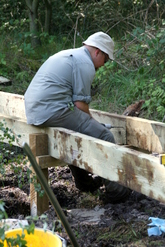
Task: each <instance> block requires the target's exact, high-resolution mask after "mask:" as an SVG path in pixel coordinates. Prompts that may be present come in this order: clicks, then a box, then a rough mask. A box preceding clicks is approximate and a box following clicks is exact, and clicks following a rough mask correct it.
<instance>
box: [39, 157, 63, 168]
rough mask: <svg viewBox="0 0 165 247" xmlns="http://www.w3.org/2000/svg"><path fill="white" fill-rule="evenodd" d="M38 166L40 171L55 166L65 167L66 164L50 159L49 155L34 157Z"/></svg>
mask: <svg viewBox="0 0 165 247" xmlns="http://www.w3.org/2000/svg"><path fill="white" fill-rule="evenodd" d="M36 160H37V163H38V165H39V166H40V167H41V169H44V168H48V167H55V166H66V165H67V163H66V162H64V161H62V160H58V159H55V158H53V157H51V156H50V155H42V156H37V157H36Z"/></svg>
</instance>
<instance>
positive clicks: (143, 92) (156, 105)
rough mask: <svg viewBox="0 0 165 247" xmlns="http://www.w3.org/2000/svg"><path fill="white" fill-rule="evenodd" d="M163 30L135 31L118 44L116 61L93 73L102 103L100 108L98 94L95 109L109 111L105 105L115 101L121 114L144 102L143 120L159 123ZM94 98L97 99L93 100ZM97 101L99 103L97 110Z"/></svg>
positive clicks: (163, 96) (164, 87) (163, 105)
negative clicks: (138, 102) (126, 109)
mask: <svg viewBox="0 0 165 247" xmlns="http://www.w3.org/2000/svg"><path fill="white" fill-rule="evenodd" d="M164 40H165V28H163V27H162V28H160V29H156V28H153V27H152V28H150V29H146V30H143V29H141V28H137V29H135V30H133V31H132V32H131V33H129V34H128V35H127V36H124V37H123V39H122V43H120V42H118V43H117V46H118V49H117V52H116V54H115V55H116V56H115V57H116V58H115V61H113V62H108V63H107V64H106V65H105V66H104V67H102V68H100V69H99V70H98V71H97V76H96V78H95V85H99V87H100V90H101V88H102V90H101V95H104V101H105V98H106V102H107V103H106V104H104V105H103V104H101V106H100V95H98V96H96V97H95V105H94V106H95V107H96V108H101V110H106V111H111V108H110V107H111V106H112V105H111V104H109V102H116V103H117V105H118V108H114V107H113V109H112V110H114V111H116V112H118V113H120V114H121V113H122V112H123V110H124V108H125V107H126V106H128V105H129V104H132V103H133V102H135V101H138V100H140V99H144V100H145V104H144V105H143V110H144V112H145V116H143V117H146V118H150V119H154V120H159V121H162V119H163V116H164V115H165V70H164V69H165V68H164V55H165V48H164ZM97 97H98V98H97ZM97 102H99V104H98V107H97Z"/></svg>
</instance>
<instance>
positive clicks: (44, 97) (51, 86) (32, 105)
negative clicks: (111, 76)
mask: <svg viewBox="0 0 165 247" xmlns="http://www.w3.org/2000/svg"><path fill="white" fill-rule="evenodd" d="M94 76H95V68H94V64H93V62H92V59H91V56H90V53H89V51H88V50H87V48H86V47H84V46H82V47H80V48H76V49H69V50H64V51H61V52H59V53H56V54H55V55H53V56H51V57H50V58H49V59H47V60H46V61H45V63H44V64H43V65H42V66H41V67H40V69H39V70H38V71H37V73H36V75H35V76H34V78H33V80H32V81H31V83H30V85H29V87H28V89H27V91H26V92H25V95H24V96H25V112H26V117H27V123H28V124H35V125H40V124H42V123H44V122H45V121H46V120H48V119H49V118H50V117H51V116H53V114H54V113H56V112H57V111H58V110H61V109H64V108H66V107H68V103H70V102H73V103H74V102H75V101H84V102H86V103H87V104H89V103H90V101H91V84H92V81H93V79H94Z"/></svg>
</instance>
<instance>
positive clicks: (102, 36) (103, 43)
mask: <svg viewBox="0 0 165 247" xmlns="http://www.w3.org/2000/svg"><path fill="white" fill-rule="evenodd" d="M83 44H85V45H90V46H93V47H96V48H98V49H100V50H101V51H103V52H105V53H106V54H108V56H109V59H112V60H113V51H114V42H113V40H112V39H111V37H110V36H109V35H108V34H106V33H103V32H97V33H94V34H92V35H91V36H89V37H88V38H87V40H85V41H84V42H83Z"/></svg>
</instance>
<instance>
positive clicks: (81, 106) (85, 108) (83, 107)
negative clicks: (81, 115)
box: [74, 101, 90, 115]
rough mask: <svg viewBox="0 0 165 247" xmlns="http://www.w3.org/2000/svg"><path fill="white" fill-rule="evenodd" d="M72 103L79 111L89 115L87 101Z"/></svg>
mask: <svg viewBox="0 0 165 247" xmlns="http://www.w3.org/2000/svg"><path fill="white" fill-rule="evenodd" d="M74 104H75V106H76V107H77V108H78V109H80V110H81V111H84V112H86V113H88V114H89V115H90V112H89V106H88V104H87V103H85V102H83V101H75V102H74Z"/></svg>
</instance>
